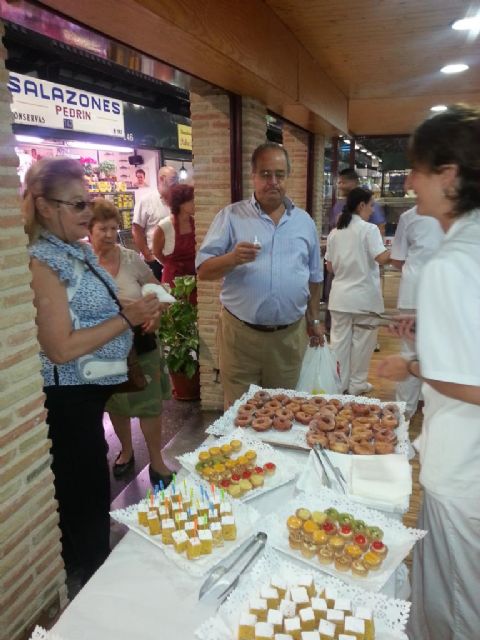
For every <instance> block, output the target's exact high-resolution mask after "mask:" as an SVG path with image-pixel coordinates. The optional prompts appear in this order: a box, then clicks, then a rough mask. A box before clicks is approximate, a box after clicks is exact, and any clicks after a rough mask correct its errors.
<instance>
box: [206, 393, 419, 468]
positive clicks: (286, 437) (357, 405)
mask: <svg viewBox="0 0 480 640" xmlns="http://www.w3.org/2000/svg"><path fill="white" fill-rule="evenodd" d="M403 412H404V403H393V402H390V403H382V402H380V401H379V400H377V399H375V398H363V397H362V398H361V399H360V398H358V397H356V396H347V395H343V396H342V395H335V396H333V395H331V396H329V395H318V396H311V395H309V394H306V393H302V392H298V391H293V390H284V389H261V388H260V387H257V386H255V385H252V386H251V387H250V389H249V390H248V392H247V393H245V394H244V395H243V396H242V397H241V398H240V399H239V400H238V401H237V402H236V403H235V404H234V405H233V406H232V407H230V409H228V410H227V411H226V412H225V414H224V415H223V416H222V417H221V418H219V419H218V420H217V421H216V422H214V423H213V424H212V425H211V427H209V429H208V430H207V432H208V433H211V434H214V435H226V434H228V433H229V432H231V431H232V430H233V429H236V428H241V429H244V430H245V431H247V432H248V431H250V432H254V434H255V435H256V436H257V437H259V438H260V439H261V440H263V441H264V442H269V443H271V444H278V445H282V444H283V445H291V446H294V447H300V448H302V449H307V450H308V449H309V448H310V447H312V446H313V445H314V444H316V443H318V444H321V445H322V446H324V447H326V448H329V449H331V450H332V451H336V452H337V453H355V454H358V455H378V454H388V453H394V452H396V453H405V454H407V453H408V432H407V428H406V425H405V420H404V417H403Z"/></svg>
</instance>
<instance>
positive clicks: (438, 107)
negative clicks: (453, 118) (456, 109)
mask: <svg viewBox="0 0 480 640" xmlns="http://www.w3.org/2000/svg"><path fill="white" fill-rule="evenodd" d="M447 109H448V107H447V105H446V104H436V105H434V106H433V107H430V111H446V110H447Z"/></svg>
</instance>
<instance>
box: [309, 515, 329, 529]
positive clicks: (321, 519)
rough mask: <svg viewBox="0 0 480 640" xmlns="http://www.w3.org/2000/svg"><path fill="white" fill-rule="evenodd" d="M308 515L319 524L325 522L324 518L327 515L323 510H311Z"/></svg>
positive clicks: (325, 518)
mask: <svg viewBox="0 0 480 640" xmlns="http://www.w3.org/2000/svg"><path fill="white" fill-rule="evenodd" d="M310 517H311V518H312V520H313V521H314V522H315V523H316V524H318V525H320V526H321V525H322V524H323V523H324V522H325V520H327V519H328V516H327V514H326V513H325V512H324V511H312V514H311V516H310Z"/></svg>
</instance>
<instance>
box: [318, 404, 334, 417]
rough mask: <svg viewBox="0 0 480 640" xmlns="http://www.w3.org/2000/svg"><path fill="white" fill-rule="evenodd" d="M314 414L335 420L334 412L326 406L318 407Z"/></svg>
mask: <svg viewBox="0 0 480 640" xmlns="http://www.w3.org/2000/svg"><path fill="white" fill-rule="evenodd" d="M315 416H328V417H329V418H333V419H334V420H335V418H336V413H334V412H333V411H332V410H331V409H327V407H326V406H325V407H322V408H321V409H319V411H318V413H316V414H315Z"/></svg>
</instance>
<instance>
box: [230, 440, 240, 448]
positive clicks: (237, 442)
mask: <svg viewBox="0 0 480 640" xmlns="http://www.w3.org/2000/svg"><path fill="white" fill-rule="evenodd" d="M230 446H231V447H232V450H233V451H240V449H241V448H242V441H241V440H231V442H230Z"/></svg>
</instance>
